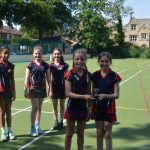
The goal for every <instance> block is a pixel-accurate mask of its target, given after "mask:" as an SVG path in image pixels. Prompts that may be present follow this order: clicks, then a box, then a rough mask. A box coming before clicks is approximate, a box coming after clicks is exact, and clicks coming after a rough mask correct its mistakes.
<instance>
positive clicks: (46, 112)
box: [11, 108, 53, 114]
mask: <svg viewBox="0 0 150 150" xmlns="http://www.w3.org/2000/svg"><path fill="white" fill-rule="evenodd" d="M11 109H12V110H22V109H17V108H11ZM24 111H29V112H30V111H31V109H28V110H24ZM41 112H42V113H45V114H52V113H53V112H48V111H41Z"/></svg>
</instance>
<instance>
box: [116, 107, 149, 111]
mask: <svg viewBox="0 0 150 150" xmlns="http://www.w3.org/2000/svg"><path fill="white" fill-rule="evenodd" d="M117 109H125V110H138V111H147V109H144V108H128V107H117ZM148 111H150V110H148Z"/></svg>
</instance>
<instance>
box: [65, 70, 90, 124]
mask: <svg viewBox="0 0 150 150" xmlns="http://www.w3.org/2000/svg"><path fill="white" fill-rule="evenodd" d="M87 75H89V73H88V72H87V71H85V72H84V74H83V75H82V76H79V75H78V73H77V71H76V69H75V68H73V69H72V70H70V71H68V72H67V73H66V74H65V80H67V81H69V82H71V87H72V89H71V91H72V92H73V93H75V94H80V95H84V94H87V91H88V81H87ZM64 118H65V119H67V120H73V121H83V120H86V118H87V101H86V100H85V99H73V98H69V99H68V102H67V108H66V111H65V114H64Z"/></svg>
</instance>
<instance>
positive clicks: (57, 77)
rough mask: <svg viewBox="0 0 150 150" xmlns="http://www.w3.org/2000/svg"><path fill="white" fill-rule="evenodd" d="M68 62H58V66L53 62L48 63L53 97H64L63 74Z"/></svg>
mask: <svg viewBox="0 0 150 150" xmlns="http://www.w3.org/2000/svg"><path fill="white" fill-rule="evenodd" d="M68 67H69V66H68V64H67V63H64V64H59V65H58V66H57V65H56V64H54V63H51V64H50V71H51V73H52V76H53V80H52V92H53V97H52V98H53V99H64V98H65V79H64V74H65V72H66V71H67V70H68Z"/></svg>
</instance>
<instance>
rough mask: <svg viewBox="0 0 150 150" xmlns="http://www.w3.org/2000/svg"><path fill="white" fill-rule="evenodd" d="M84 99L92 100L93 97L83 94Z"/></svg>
mask: <svg viewBox="0 0 150 150" xmlns="http://www.w3.org/2000/svg"><path fill="white" fill-rule="evenodd" d="M84 99H85V100H92V99H94V98H93V96H92V95H84Z"/></svg>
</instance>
